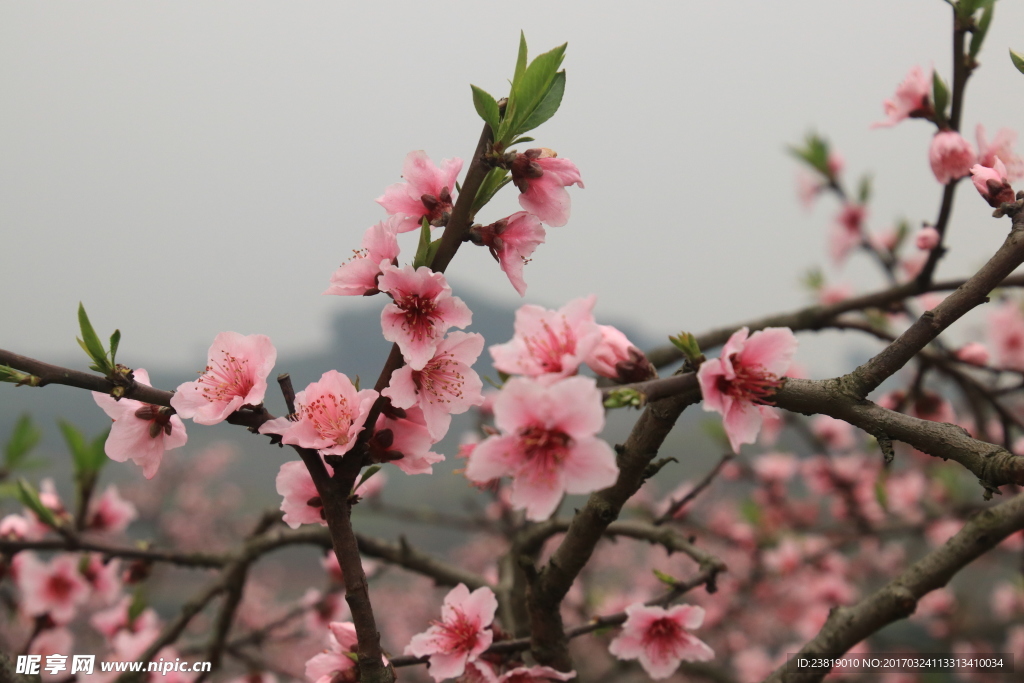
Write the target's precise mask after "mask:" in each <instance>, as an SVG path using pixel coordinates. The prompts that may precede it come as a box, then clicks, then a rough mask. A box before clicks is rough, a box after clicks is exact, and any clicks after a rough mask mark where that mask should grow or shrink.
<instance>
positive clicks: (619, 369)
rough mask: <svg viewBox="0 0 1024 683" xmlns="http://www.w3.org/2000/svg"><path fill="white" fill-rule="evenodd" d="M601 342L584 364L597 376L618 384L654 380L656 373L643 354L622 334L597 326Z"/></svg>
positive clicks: (610, 328) (603, 326)
mask: <svg viewBox="0 0 1024 683" xmlns="http://www.w3.org/2000/svg"><path fill="white" fill-rule="evenodd" d="M597 327H598V329H600V330H601V341H600V342H598V344H597V346H595V347H594V350H593V351H591V352H590V355H588V356H587V358H586V360H585V362H586V364H587V365H588V366H589V367H590V369H591V370H593V371H594V372H595V373H597V374H598V375H601V376H602V377H609V378H611V379H614V380H618V381H620V382H625V383H630V382H643V381H645V380H649V379H654V378H656V377H657V376H658V372H657V371H656V370H655V369H654V366H653V365H651V362H650V361H649V360H647V356H645V355H644V352H643V351H641V350H640V349H638V348H637V347H636V346H634V345H633V343H632V342H630V341H629V339H628V338H627V337H626V335H624V334H623V333H622V332H620V331H619V330H617V329H616V328H614V327H612V326H611V325H598V326H597Z"/></svg>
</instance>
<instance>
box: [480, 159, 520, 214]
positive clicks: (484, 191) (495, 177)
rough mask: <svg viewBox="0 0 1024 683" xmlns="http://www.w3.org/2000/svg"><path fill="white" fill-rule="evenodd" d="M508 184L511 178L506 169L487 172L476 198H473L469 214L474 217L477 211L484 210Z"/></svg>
mask: <svg viewBox="0 0 1024 683" xmlns="http://www.w3.org/2000/svg"><path fill="white" fill-rule="evenodd" d="M510 182H512V177H511V176H509V174H508V170H507V169H504V168H498V167H495V168H492V169H491V170H490V171H488V173H487V175H486V176H484V180H483V182H482V183H480V189H479V190H477V191H476V197H474V198H473V209H472V211H471V213H472V214H473V215H476V212H477V211H479V210H480V209H482V208H484V206H485V205H486V204H487V202H489V201H491V199H493V198H494V195H496V194H497V193H498V190H500V189H501V188H503V187H505V186H506V185H508V184H509V183H510Z"/></svg>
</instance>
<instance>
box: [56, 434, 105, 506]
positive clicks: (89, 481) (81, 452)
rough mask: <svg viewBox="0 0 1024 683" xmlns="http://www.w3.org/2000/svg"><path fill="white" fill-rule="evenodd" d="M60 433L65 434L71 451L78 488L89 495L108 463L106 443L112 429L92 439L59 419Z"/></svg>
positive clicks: (80, 492)
mask: <svg viewBox="0 0 1024 683" xmlns="http://www.w3.org/2000/svg"><path fill="white" fill-rule="evenodd" d="M57 424H58V425H59V426H60V433H61V434H62V435H63V436H64V442H65V443H66V444H67V445H68V450H69V451H71V464H72V467H73V471H74V475H75V484H76V488H77V489H78V491H79V495H86V496H88V495H89V493H90V492H91V491H92V489H93V487H94V486H95V485H96V479H97V478H98V477H99V474H100V470H101V469H103V466H104V465H106V464H107V460H108V458H107V454H106V452H105V451H104V445H105V444H106V442H107V434H108V433H109V432H110V430H109V429H108V430H105V431H103V432H102V433H101V434H100V435H99V436H97V437H95V438H94V439H92V440H91V441H89V440H87V439H86V438H85V435H83V434H82V432H80V431H79V430H78V428H77V427H75V426H74V425H73V424H71V423H70V422H65V421H64V420H59V421H58V423H57Z"/></svg>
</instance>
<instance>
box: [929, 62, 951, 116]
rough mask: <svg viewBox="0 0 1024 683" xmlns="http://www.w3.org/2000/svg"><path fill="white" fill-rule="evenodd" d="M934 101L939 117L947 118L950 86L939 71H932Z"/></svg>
mask: <svg viewBox="0 0 1024 683" xmlns="http://www.w3.org/2000/svg"><path fill="white" fill-rule="evenodd" d="M932 102H933V103H934V104H935V113H936V114H937V115H938V116H939V118H942V119H944V118H946V105H947V104H949V87H948V86H947V85H946V82H945V81H943V80H942V77H941V76H939V72H938V71H933V72H932Z"/></svg>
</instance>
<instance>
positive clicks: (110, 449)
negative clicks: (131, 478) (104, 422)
mask: <svg viewBox="0 0 1024 683" xmlns="http://www.w3.org/2000/svg"><path fill="white" fill-rule="evenodd" d="M135 381H136V382H137V383H139V384H144V385H146V386H150V384H149V373H147V372H146V371H145V370H143V369H142V368H137V369H136V370H135ZM92 397H93V399H95V401H96V405H98V406H99V407H100V408H102V409H103V412H105V413H106V414H107V415H108V416H109V417H110V418H111V419H112V420H113V421H114V426H113V427H111V428H110V435H109V436H107V443H106V445H105V447H104V452H105V453H106V454H107V457H109V458H110V459H111V460H114V461H116V462H124V461H125V460H129V459H131V460H132V461H133V462H134V463H135V464H136V465H138V466H140V467H141V468H142V474H143V476H145V477H146V479H152V478H153V476H154V475H155V474H156V471H157V470H158V469H159V468H160V461H161V460H162V459H163V457H164V451H169V450H171V449H174V448H179V447H181V446H184V445H185V442H186V441H188V436H187V435H186V434H185V424H184V423H183V422H182V421H181V418H180V417H178V416H177V415H174V414H172V413H171V412H170V411H169V410H167V409H165V408H161V407H160V406H153V405H150V404H148V403H142V402H141V401H135V400H133V399H130V398H122V399H120V400H114V398H113V397H111V396H109V395H107V394H100V393H97V392H95V391H94V392H93V393H92Z"/></svg>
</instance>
